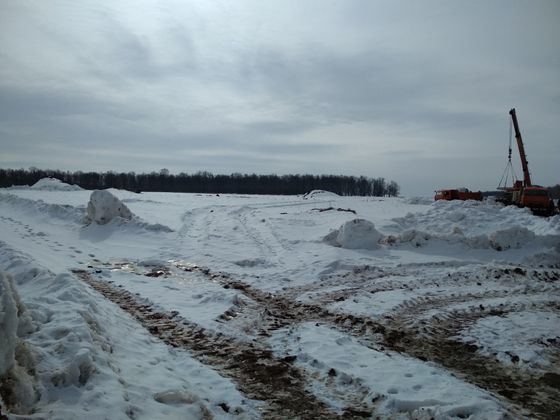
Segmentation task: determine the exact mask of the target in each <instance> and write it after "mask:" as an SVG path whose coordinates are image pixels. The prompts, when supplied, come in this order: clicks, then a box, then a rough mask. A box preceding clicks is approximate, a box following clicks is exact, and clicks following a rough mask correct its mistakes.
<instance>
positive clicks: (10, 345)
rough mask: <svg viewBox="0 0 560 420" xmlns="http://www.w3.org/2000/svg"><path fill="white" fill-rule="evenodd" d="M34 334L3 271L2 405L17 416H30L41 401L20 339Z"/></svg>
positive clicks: (0, 302) (0, 291) (0, 279)
mask: <svg viewBox="0 0 560 420" xmlns="http://www.w3.org/2000/svg"><path fill="white" fill-rule="evenodd" d="M32 330H33V326H32V324H31V319H30V318H29V316H28V314H27V312H26V310H25V308H24V307H23V305H22V303H21V300H20V298H19V296H18V294H17V292H16V289H15V287H14V284H13V280H12V278H11V277H9V276H7V275H6V274H5V273H3V272H2V271H0V403H2V404H0V405H10V406H12V407H14V409H15V411H17V412H26V409H25V408H26V407H29V406H31V405H32V404H33V403H34V402H35V401H36V399H37V393H36V391H35V389H34V388H33V382H32V379H31V377H30V376H29V375H28V374H27V371H28V370H31V369H32V366H31V358H30V356H29V351H28V350H27V348H26V346H25V343H24V342H23V340H22V339H21V338H20V337H21V336H23V335H24V334H27V333H29V332H31V331H32ZM6 390H9V391H8V392H6Z"/></svg>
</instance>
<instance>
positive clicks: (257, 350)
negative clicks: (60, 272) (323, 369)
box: [73, 270, 370, 419]
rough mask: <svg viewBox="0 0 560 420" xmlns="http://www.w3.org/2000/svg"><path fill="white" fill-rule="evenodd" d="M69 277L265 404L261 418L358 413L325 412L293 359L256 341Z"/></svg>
mask: <svg viewBox="0 0 560 420" xmlns="http://www.w3.org/2000/svg"><path fill="white" fill-rule="evenodd" d="M73 273H74V274H75V275H77V276H78V277H79V278H80V279H81V280H82V281H84V282H85V283H87V284H88V285H90V286H91V287H92V288H93V289H95V290H96V291H98V292H99V293H101V294H102V295H103V296H104V297H105V298H107V299H109V300H111V301H112V302H114V303H116V304H117V305H119V306H120V307H121V308H122V309H123V310H125V311H126V312H128V313H130V314H131V315H132V316H133V317H134V318H135V319H137V320H138V321H139V322H140V324H141V325H142V326H144V327H145V328H146V329H147V330H148V331H149V332H150V333H151V334H152V335H154V336H156V337H158V338H160V339H161V340H163V341H164V342H165V343H167V344H169V345H171V346H173V347H178V348H182V349H185V350H187V351H189V352H190V353H191V354H192V355H193V356H194V357H195V358H197V359H198V360H199V361H201V362H202V363H205V364H208V365H211V366H213V367H214V368H216V369H217V370H218V371H220V372H221V373H222V374H224V375H226V376H228V377H230V378H231V379H233V380H234V381H235V382H236V383H237V385H238V387H239V389H240V391H241V392H243V393H244V394H245V395H246V396H247V397H248V398H252V399H256V400H260V401H264V402H266V403H267V406H266V407H265V408H264V409H263V412H262V415H263V418H301V419H316V418H325V419H331V418H332V419H336V418H353V417H355V416H356V415H360V414H363V413H361V412H360V411H359V410H356V409H354V408H352V407H348V409H347V410H345V411H344V412H343V413H342V414H337V413H334V412H333V411H331V410H329V409H328V407H327V406H326V405H325V404H324V403H322V402H321V401H319V400H317V398H316V397H315V396H313V395H312V394H311V393H310V392H309V391H308V390H307V379H306V375H305V372H303V371H301V370H300V369H298V368H296V367H295V366H293V364H292V362H293V361H294V360H295V358H291V357H285V358H277V357H275V356H274V355H273V354H272V352H271V351H270V350H269V349H268V348H266V347H265V346H263V345H262V344H260V343H258V342H247V341H241V340H237V339H235V338H233V337H230V336H226V335H223V334H221V333H213V332H211V331H208V330H206V329H204V328H201V327H200V326H198V325H197V324H195V323H192V322H189V321H188V320H186V319H184V318H182V317H180V316H178V314H177V313H176V312H165V311H157V310H156V309H155V308H154V307H153V306H152V305H149V304H145V303H141V302H140V301H139V300H138V298H137V297H135V296H134V295H133V294H131V293H129V292H128V291H126V290H124V289H120V288H117V287H114V286H113V285H111V284H110V283H107V282H105V281H100V280H97V279H96V278H94V277H93V276H92V275H91V274H90V273H89V272H87V271H85V270H73ZM232 287H236V288H239V289H240V290H246V289H244V288H243V287H242V285H241V284H239V283H233V284H232ZM366 414H370V413H366Z"/></svg>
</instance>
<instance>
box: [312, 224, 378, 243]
mask: <svg viewBox="0 0 560 420" xmlns="http://www.w3.org/2000/svg"><path fill="white" fill-rule="evenodd" d="M380 239H381V233H379V231H378V230H377V229H375V226H374V224H373V223H371V222H370V221H368V220H364V219H354V220H350V221H348V222H346V223H344V224H343V225H342V226H340V228H338V229H337V230H335V231H333V232H331V233H329V234H328V235H327V236H325V237H324V238H323V241H324V242H326V243H328V244H329V245H332V246H337V247H341V248H347V249H376V248H378V247H379V240H380Z"/></svg>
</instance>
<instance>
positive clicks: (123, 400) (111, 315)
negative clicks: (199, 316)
mask: <svg viewBox="0 0 560 420" xmlns="http://www.w3.org/2000/svg"><path fill="white" fill-rule="evenodd" d="M1 270H4V271H5V272H8V273H10V275H11V276H12V277H7V276H4V275H3V274H0V340H1V341H0V360H1V361H0V363H2V366H1V368H2V374H0V397H1V398H0V404H1V405H2V413H5V414H7V415H8V416H9V418H31V417H32V418H37V419H39V418H41V419H42V418H49V419H50V418H57V419H61V420H66V419H68V420H70V419H76V418H95V419H98V418H115V419H127V418H135V419H138V420H142V419H154V418H157V419H177V418H236V417H235V414H234V413H241V416H242V415H244V414H246V418H256V417H257V415H256V410H255V408H254V407H255V404H256V403H254V402H252V401H251V400H247V399H246V398H244V396H242V395H241V394H240V393H239V391H237V390H236V388H235V384H234V383H233V382H231V381H230V380H228V379H225V378H223V377H222V376H220V375H219V374H218V373H217V372H215V371H214V370H212V369H211V368H209V367H207V366H205V365H203V364H202V363H200V362H197V361H196V360H194V359H192V358H191V357H190V356H189V354H188V353H186V352H184V351H180V350H177V349H174V348H171V347H169V346H167V345H166V344H165V343H163V342H162V341H160V340H156V339H154V337H152V336H151V335H150V333H149V332H148V331H146V330H145V329H143V328H141V327H140V326H139V324H138V323H137V322H136V321H135V320H134V319H132V317H130V315H128V314H126V313H124V312H123V311H122V310H121V309H120V308H119V307H118V306H116V305H114V304H113V303H111V302H109V301H107V300H105V299H104V298H103V297H101V296H100V295H99V294H97V293H95V292H93V291H92V290H91V289H90V288H89V287H87V286H86V285H85V284H83V283H82V282H80V281H79V280H77V279H76V278H75V277H74V276H72V275H71V274H69V273H62V274H58V275H57V274H55V273H53V272H51V271H49V270H46V269H43V268H41V267H40V266H37V265H36V264H35V263H34V262H33V260H32V258H31V257H30V256H27V255H25V254H23V253H21V252H19V251H17V250H14V249H12V248H10V247H9V246H8V245H7V244H5V243H3V242H2V241H0V271H1ZM12 279H13V280H12ZM16 289H17V290H18V291H19V295H20V296H22V297H23V298H24V303H25V308H24V307H23V306H22V305H21V302H20V300H19V297H18V294H17V293H16V292H15V290H16ZM28 313H29V316H28V315H27V314H28ZM30 327H33V328H30ZM24 340H25V341H24ZM6 371H7V373H5V372H6ZM27 372H32V373H31V374H28V373H27ZM29 375H33V376H29ZM185 396H188V398H187V397H185ZM223 406H226V407H229V408H230V410H231V413H226V412H225V411H224V409H223V408H222V407H223ZM18 415H21V416H18ZM29 415H31V416H29Z"/></svg>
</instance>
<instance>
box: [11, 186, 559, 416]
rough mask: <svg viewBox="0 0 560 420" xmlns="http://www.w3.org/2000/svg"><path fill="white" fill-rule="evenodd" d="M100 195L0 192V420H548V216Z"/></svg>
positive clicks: (384, 201) (336, 200)
mask: <svg viewBox="0 0 560 420" xmlns="http://www.w3.org/2000/svg"><path fill="white" fill-rule="evenodd" d="M110 192H111V193H112V194H113V195H114V196H116V197H118V198H119V199H120V201H119V204H118V205H119V206H120V205H122V204H124V207H119V209H120V213H119V214H121V215H123V216H125V217H117V218H115V219H113V220H110V221H108V222H107V220H105V219H103V220H102V221H101V219H99V220H97V218H98V217H99V214H100V213H99V211H98V212H97V213H96V215H92V210H91V207H90V210H88V208H87V207H88V201H89V199H90V196H91V194H92V192H91V191H85V190H81V189H79V188H76V187H72V186H68V185H66V184H62V183H60V182H56V181H53V180H43V181H42V182H41V184H38V185H36V186H34V187H31V188H10V189H1V190H0V272H1V273H2V274H0V396H1V401H0V404H1V413H2V414H5V415H6V414H7V415H8V418H13V419H17V418H34V419H43V418H45V419H46V418H48V419H51V418H56V419H75V418H87V419H104V418H108V419H128V418H130V419H165V418H169V419H178V418H187V419H190V418H251V419H252V418H294V417H299V418H336V417H346V418H355V417H373V418H375V417H380V418H397V419H400V418H402V419H408V418H417V419H430V418H442V419H443V418H470V419H500V418H523V417H529V418H534V417H536V418H558V417H559V416H560V384H559V383H560V363H559V361H560V357H559V356H560V326H559V325H560V300H559V297H560V281H559V280H560V216H555V217H551V218H539V217H535V216H533V215H531V214H530V213H529V212H528V211H527V210H525V209H518V208H515V207H501V206H500V205H497V204H493V203H486V202H483V203H480V202H436V203H432V202H431V201H430V200H424V199H405V198H363V197H360V198H359V197H338V196H336V195H334V194H331V193H326V192H314V193H312V194H308V195H306V196H248V195H200V194H171V193H143V194H134V193H131V192H128V191H120V190H110ZM125 209H127V210H130V212H127V210H125ZM130 215H131V217H129V216H130ZM87 216H89V217H87ZM96 220H97V221H98V222H100V223H104V224H99V223H97V222H96ZM88 222H89V224H88Z"/></svg>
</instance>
